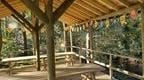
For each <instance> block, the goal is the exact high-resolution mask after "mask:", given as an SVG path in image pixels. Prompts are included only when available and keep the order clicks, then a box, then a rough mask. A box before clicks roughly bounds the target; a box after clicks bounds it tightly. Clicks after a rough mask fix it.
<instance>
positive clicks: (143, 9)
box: [141, 3, 144, 78]
mask: <svg viewBox="0 0 144 80" xmlns="http://www.w3.org/2000/svg"><path fill="white" fill-rule="evenodd" d="M141 17H142V20H141V35H142V68H143V69H142V76H143V78H144V3H143V4H142V5H141Z"/></svg>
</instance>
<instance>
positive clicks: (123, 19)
mask: <svg viewBox="0 0 144 80" xmlns="http://www.w3.org/2000/svg"><path fill="white" fill-rule="evenodd" d="M120 23H121V25H124V24H126V16H125V15H122V16H120Z"/></svg>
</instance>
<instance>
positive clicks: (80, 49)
mask: <svg viewBox="0 0 144 80" xmlns="http://www.w3.org/2000/svg"><path fill="white" fill-rule="evenodd" d="M81 53H82V47H80V48H79V63H82V60H81V57H80V56H81V55H82V54H81Z"/></svg>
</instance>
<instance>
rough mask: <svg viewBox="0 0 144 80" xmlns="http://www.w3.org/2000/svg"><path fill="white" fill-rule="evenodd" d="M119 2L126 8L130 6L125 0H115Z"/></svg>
mask: <svg viewBox="0 0 144 80" xmlns="http://www.w3.org/2000/svg"><path fill="white" fill-rule="evenodd" d="M117 1H119V2H120V3H121V4H122V5H124V6H125V7H126V8H128V7H129V6H130V4H129V3H128V2H127V1H126V0H117Z"/></svg>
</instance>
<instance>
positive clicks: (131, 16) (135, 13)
mask: <svg viewBox="0 0 144 80" xmlns="http://www.w3.org/2000/svg"><path fill="white" fill-rule="evenodd" d="M136 16H137V12H136V10H132V11H131V12H130V18H131V19H132V20H136Z"/></svg>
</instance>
